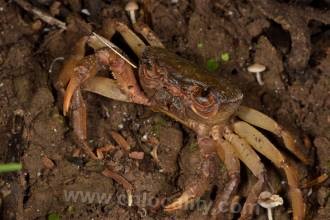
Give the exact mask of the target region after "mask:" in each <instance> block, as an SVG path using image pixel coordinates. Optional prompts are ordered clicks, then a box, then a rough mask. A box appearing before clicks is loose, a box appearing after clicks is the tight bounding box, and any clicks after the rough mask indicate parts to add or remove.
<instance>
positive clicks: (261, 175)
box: [224, 127, 266, 219]
mask: <svg viewBox="0 0 330 220" xmlns="http://www.w3.org/2000/svg"><path fill="white" fill-rule="evenodd" d="M224 137H225V139H226V140H228V141H229V142H230V144H231V145H232V146H233V147H234V149H235V153H236V155H237V156H238V157H239V159H240V160H241V161H242V162H243V163H244V164H245V165H246V166H247V167H248V168H249V169H250V170H251V171H252V173H253V175H254V176H256V177H257V178H258V181H257V183H255V184H254V186H253V187H252V189H251V190H250V193H249V195H248V197H247V199H246V201H245V204H244V206H243V209H242V212H241V217H240V219H251V218H252V216H253V210H254V206H255V204H256V202H257V200H258V196H259V194H260V193H261V191H262V189H263V187H264V184H265V181H266V180H265V179H266V177H265V173H266V170H265V167H264V165H263V164H262V162H261V161H260V158H259V156H258V155H257V153H256V152H255V151H254V150H253V149H252V147H251V146H250V145H249V144H248V143H247V142H246V141H245V140H244V139H242V138H240V137H239V136H238V135H236V134H234V133H233V132H232V131H231V130H230V129H229V128H227V127H226V128H225V131H224Z"/></svg>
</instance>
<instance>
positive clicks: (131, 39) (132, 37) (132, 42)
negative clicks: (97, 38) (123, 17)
mask: <svg viewBox="0 0 330 220" xmlns="http://www.w3.org/2000/svg"><path fill="white" fill-rule="evenodd" d="M103 30H104V31H103V32H104V33H105V37H107V38H108V39H111V37H112V36H113V35H114V34H115V32H118V33H120V35H121V36H122V37H123V38H124V39H125V41H126V43H127V44H128V45H129V46H130V48H131V49H132V50H133V52H134V53H135V54H136V55H137V56H138V57H141V56H142V52H143V51H144V49H145V47H146V45H145V43H144V42H143V41H142V40H141V39H140V38H139V37H138V36H137V35H136V34H135V33H134V32H133V31H132V30H131V29H130V28H129V27H128V26H127V25H126V24H124V23H122V22H119V21H116V20H113V19H107V20H105V21H104V23H103Z"/></svg>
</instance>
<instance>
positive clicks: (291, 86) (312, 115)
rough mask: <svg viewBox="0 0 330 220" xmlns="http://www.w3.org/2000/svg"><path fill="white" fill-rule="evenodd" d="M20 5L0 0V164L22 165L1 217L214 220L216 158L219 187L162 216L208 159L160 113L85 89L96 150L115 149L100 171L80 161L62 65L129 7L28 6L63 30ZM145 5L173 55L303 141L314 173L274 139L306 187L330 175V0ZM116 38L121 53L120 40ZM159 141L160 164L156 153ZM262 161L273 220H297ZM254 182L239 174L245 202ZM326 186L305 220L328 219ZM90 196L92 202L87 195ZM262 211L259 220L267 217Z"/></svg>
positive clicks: (151, 1) (7, 188) (46, 2)
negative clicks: (232, 87)
mask: <svg viewBox="0 0 330 220" xmlns="http://www.w3.org/2000/svg"><path fill="white" fill-rule="evenodd" d="M14 2H15V1H5V0H0V97H1V98H0V161H1V162H12V161H20V162H22V163H23V167H24V169H23V171H22V172H20V173H18V174H6V175H3V174H2V175H1V181H0V193H1V197H0V198H1V200H0V201H1V214H2V219H46V218H47V216H49V215H50V214H52V213H53V214H58V215H60V216H61V219H208V217H207V215H205V213H207V210H208V208H209V204H211V202H212V201H213V200H214V195H215V193H216V192H218V191H221V190H222V187H223V186H224V183H225V182H226V180H227V175H226V169H225V168H224V166H223V165H222V164H221V163H220V161H218V163H219V169H217V178H216V179H215V180H214V182H217V183H220V184H218V187H214V186H213V187H212V185H210V187H209V190H208V191H207V192H206V193H205V195H204V196H203V197H202V198H201V199H200V201H199V202H197V203H196V204H195V206H191V207H190V208H189V209H188V210H185V211H178V212H176V213H170V214H168V213H165V212H163V211H162V201H165V198H167V199H168V200H171V199H173V198H175V197H176V196H178V195H179V193H180V191H181V190H182V188H183V186H184V184H185V182H187V181H189V178H190V176H191V175H194V174H195V168H196V167H197V166H198V164H199V163H200V162H201V159H200V155H199V151H198V146H197V145H196V140H195V136H194V134H193V133H192V132H191V131H190V130H188V129H186V128H184V127H183V126H182V125H180V124H179V123H177V122H175V121H173V120H172V119H170V118H168V117H166V116H164V115H163V114H160V113H154V112H152V111H150V110H149V109H147V108H144V107H142V106H138V105H134V104H128V103H122V102H118V101H112V100H109V99H106V98H104V97H101V96H98V95H95V94H91V93H84V94H83V95H84V97H85V99H86V100H87V103H88V137H89V140H88V141H89V144H90V145H91V146H92V147H94V148H96V147H102V146H110V145H113V146H114V149H112V150H111V151H110V152H109V153H107V154H106V155H105V159H103V160H102V161H101V162H97V163H96V162H94V161H92V160H91V159H89V158H88V157H83V156H80V157H73V151H75V149H76V146H77V145H76V142H75V138H74V135H73V133H72V128H71V126H70V122H69V119H68V118H66V117H64V116H63V114H62V111H61V108H60V106H61V100H60V99H59V96H58V94H57V92H56V90H55V88H54V82H55V80H56V78H57V74H58V73H59V71H60V68H61V66H62V63H63V62H62V61H61V60H59V61H57V62H54V59H56V58H58V57H64V58H66V57H68V55H69V54H70V49H71V48H72V47H73V45H74V43H75V42H76V41H77V39H79V38H80V37H81V36H83V35H85V34H86V32H87V31H91V30H93V31H96V32H98V33H100V34H102V33H103V32H102V28H101V27H102V21H104V20H105V19H109V18H116V19H119V20H121V21H123V22H125V23H127V24H129V20H128V16H127V14H126V12H125V11H124V7H125V3H126V2H127V1H119V0H113V1H109V0H108V1H105V0H104V1H102V0H96V1H79V0H63V1H56V2H57V3H58V2H60V3H61V4H57V3H54V2H55V1H52V0H39V1H38V0H33V1H32V0H31V1H30V2H31V3H33V4H34V5H35V6H36V7H38V8H41V9H43V10H45V11H47V12H50V13H52V14H53V16H54V17H56V18H58V19H60V20H62V21H64V22H65V23H66V24H67V27H68V28H67V30H66V31H63V30H59V29H58V28H57V27H55V26H51V25H47V24H46V23H44V22H41V21H40V20H39V19H38V18H37V17H35V16H33V15H31V14H30V13H27V12H26V11H25V10H23V9H22V8H20V7H18V5H17V4H15V3H14ZM172 2H175V1H172ZM143 3H144V4H143V5H144V7H142V8H143V11H140V13H139V14H140V15H141V12H143V14H144V21H145V22H146V23H147V24H148V25H150V26H151V28H152V29H153V30H154V31H155V32H156V34H157V35H158V36H159V37H160V39H161V40H162V42H163V43H164V45H165V46H166V47H167V48H168V49H170V50H172V51H174V52H176V53H177V54H179V55H180V56H183V57H185V58H187V59H189V60H192V61H193V62H196V63H198V64H199V65H201V66H204V67H205V68H208V69H209V70H210V71H211V72H213V73H212V74H215V75H217V76H218V77H225V78H228V79H230V80H232V81H233V82H234V83H235V84H237V86H238V87H240V88H241V89H242V91H243V92H244V94H245V98H244V104H245V105H248V106H251V107H254V108H256V109H258V110H261V111H262V112H265V113H267V114H268V115H270V116H271V117H273V118H274V119H276V120H277V121H278V122H280V123H281V124H282V125H284V126H285V127H287V128H288V129H290V130H291V131H292V132H293V133H295V134H296V135H297V136H299V137H300V139H301V140H302V143H304V144H303V145H304V146H303V147H304V148H307V149H306V152H308V154H309V155H310V157H311V159H312V160H313V163H312V165H311V166H308V167H306V166H304V165H302V163H300V162H299V161H298V160H296V159H295V158H294V157H293V156H292V155H291V154H289V153H288V152H287V151H285V150H284V148H283V145H282V144H281V142H280V140H278V139H276V138H275V137H274V136H272V135H270V134H268V133H267V135H268V136H269V138H271V140H272V141H273V142H274V143H276V145H277V146H279V149H281V151H283V152H285V154H286V155H288V157H289V158H291V159H290V161H291V162H292V163H293V164H294V165H295V167H297V169H298V170H299V178H300V182H301V183H302V184H303V183H304V182H306V181H309V180H313V179H315V178H316V177H318V176H320V175H322V174H324V173H329V172H330V159H329V158H330V148H329V147H330V26H329V24H330V11H329V9H330V3H329V1H327V0H321V1H313V0H304V1H303V0H301V1H282V0H281V1H279V0H278V1H275V0H266V1H264V0H258V1H252V0H251V1H243V0H234V1H228V0H216V1H209V0H195V1H188V0H179V1H177V3H171V1H169V0H163V1H157V0H145V1H143ZM82 9H87V10H88V12H89V15H86V13H82ZM115 41H117V42H118V44H119V45H123V42H122V40H121V39H120V37H119V36H116V39H115ZM124 47H125V46H124ZM125 48H126V47H125ZM89 53H91V52H89ZM127 53H128V54H131V52H127ZM221 57H222V58H221ZM133 60H134V58H133ZM134 61H135V62H136V60H134ZM254 62H258V63H262V64H264V65H265V66H266V67H267V70H266V71H265V72H264V73H263V74H262V77H263V80H264V85H259V84H258V83H257V81H256V79H255V76H254V75H253V74H250V73H248V72H247V70H246V68H247V66H249V65H250V64H252V63H254ZM51 64H53V65H51ZM51 66H52V67H51ZM104 74H108V73H104ZM113 131H115V132H117V133H119V134H120V135H121V136H122V137H123V138H124V139H125V140H126V141H127V143H128V144H129V145H130V151H131V152H139V153H140V154H138V156H140V155H141V152H143V153H144V157H143V158H142V159H141V158H140V159H139V158H136V157H134V154H133V155H132V154H128V153H127V152H125V150H123V148H122V147H120V146H119V145H118V144H117V143H116V141H115V139H114V137H113V135H111V132H113ZM156 144H158V159H159V160H158V161H157V160H156V159H155V157H153V156H152V154H151V152H152V149H153V147H154V146H155V145H156ZM135 156H136V155H135ZM262 160H263V161H264V162H265V164H266V168H267V170H268V172H269V176H270V180H271V183H272V185H273V187H274V190H275V192H276V193H279V194H280V195H281V196H283V197H284V198H285V203H284V206H282V207H280V208H278V209H276V211H275V219H290V218H291V214H292V212H291V209H290V205H289V200H288V198H287V196H286V194H287V185H286V182H285V178H284V176H283V175H282V173H281V172H280V171H278V170H276V169H275V168H274V166H273V165H272V164H271V163H270V162H268V161H267V160H265V158H262ZM105 167H108V168H110V169H111V170H113V171H114V172H116V173H118V174H120V175H121V176H123V177H124V178H125V179H126V180H128V181H129V182H130V183H131V184H132V185H133V187H134V190H133V205H132V206H131V207H128V205H127V198H126V192H125V190H124V188H123V187H122V186H121V185H119V184H118V183H117V182H116V181H114V180H112V179H111V178H109V177H105V176H103V175H102V174H101V171H102V170H103V169H104V168H105ZM253 182H255V179H254V178H253V177H252V175H251V173H250V172H249V171H248V170H247V169H246V168H242V181H241V184H240V189H239V193H238V194H239V196H240V198H241V201H244V197H245V196H246V193H247V191H248V190H249V187H251V184H252V183H253ZM329 184H330V182H329V180H328V181H325V182H323V183H321V184H317V185H315V186H313V187H308V188H307V189H304V190H303V193H304V197H305V200H306V203H307V206H308V207H307V218H308V219H329V218H330V214H329V213H330V200H329V199H328V198H329V192H330V191H329ZM70 193H74V195H75V196H76V197H75V198H73V197H70V195H71V194H70ZM77 193H78V194H77ZM79 193H82V194H81V195H80V194H79ZM97 193H98V194H97ZM86 194H89V195H90V196H95V197H92V198H91V199H88V198H87V199H86V198H85V197H84V198H83V196H86ZM77 195H78V196H77ZM97 196H101V197H102V196H103V197H102V198H101V199H100V198H99V197H97ZM168 200H166V201H168ZM259 210H260V211H259V212H258V213H257V214H256V217H255V218H256V219H266V215H265V212H264V211H263V210H261V209H260V208H259ZM234 217H237V215H235V216H234Z"/></svg>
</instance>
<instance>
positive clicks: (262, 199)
mask: <svg viewBox="0 0 330 220" xmlns="http://www.w3.org/2000/svg"><path fill="white" fill-rule="evenodd" d="M258 204H259V205H260V206H261V207H263V208H265V209H267V216H268V220H273V215H272V208H274V207H276V206H279V205H283V199H282V197H280V196H279V195H275V194H272V193H270V192H268V191H264V192H262V193H260V195H259V198H258Z"/></svg>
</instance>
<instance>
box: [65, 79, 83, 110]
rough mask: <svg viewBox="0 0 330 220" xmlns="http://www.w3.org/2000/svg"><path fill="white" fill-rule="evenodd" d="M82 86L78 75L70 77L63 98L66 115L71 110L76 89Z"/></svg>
mask: <svg viewBox="0 0 330 220" xmlns="http://www.w3.org/2000/svg"><path fill="white" fill-rule="evenodd" d="M79 86H80V82H79V80H78V79H77V78H76V77H73V78H71V79H70V81H69V84H68V86H67V88H66V90H65V94H64V100H63V114H64V116H65V115H66V113H67V112H68V111H69V107H70V103H71V99H72V96H73V93H74V92H75V91H76V89H77V88H78V87H79Z"/></svg>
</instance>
